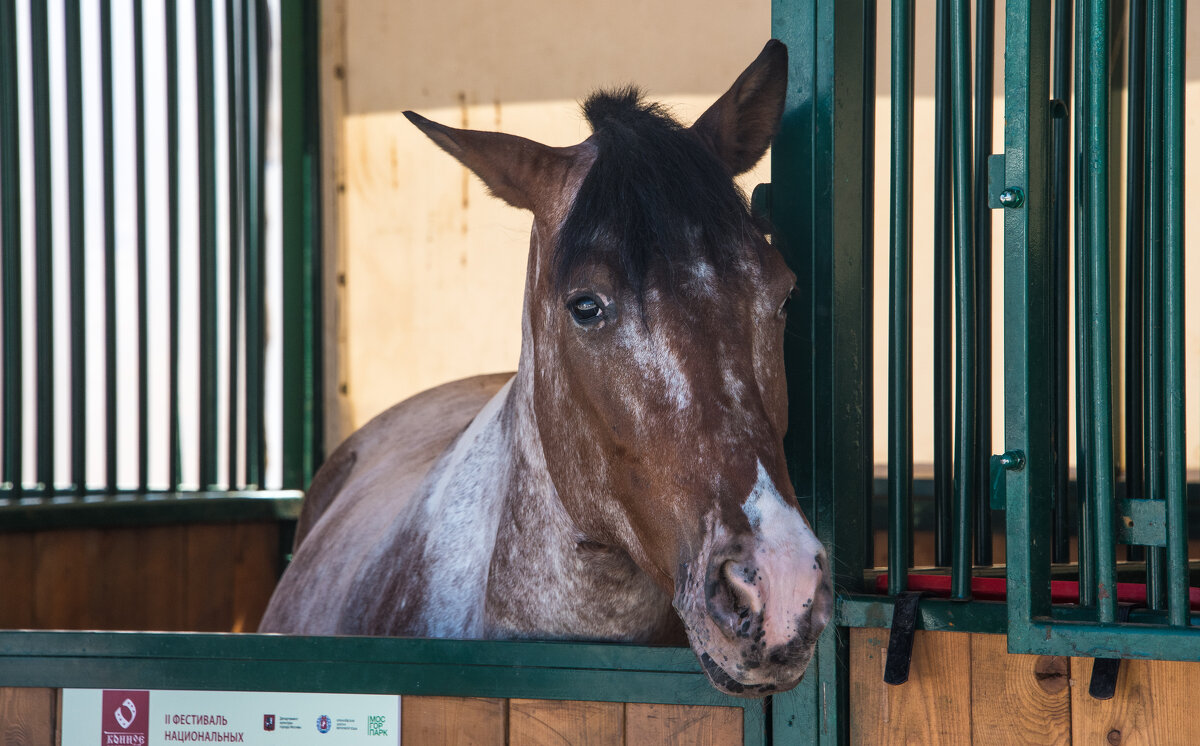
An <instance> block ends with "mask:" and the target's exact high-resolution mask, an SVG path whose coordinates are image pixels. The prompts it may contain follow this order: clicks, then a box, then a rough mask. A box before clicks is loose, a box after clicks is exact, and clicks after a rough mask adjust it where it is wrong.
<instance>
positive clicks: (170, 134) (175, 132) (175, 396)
mask: <svg viewBox="0 0 1200 746" xmlns="http://www.w3.org/2000/svg"><path fill="white" fill-rule="evenodd" d="M166 35H167V212H168V215H169V217H170V222H171V232H170V235H169V238H168V239H167V315H168V320H169V326H170V328H171V341H170V342H169V345H168V352H167V356H168V362H167V367H168V372H167V378H168V383H167V389H168V393H167V443H168V447H167V458H168V459H169V462H168V464H167V481H168V482H169V484H170V489H171V490H172V491H178V490H179V482H180V479H181V474H180V463H179V462H180V453H179V24H178V21H177V18H176V0H166Z"/></svg>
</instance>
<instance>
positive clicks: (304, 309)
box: [280, 0, 320, 489]
mask: <svg viewBox="0 0 1200 746" xmlns="http://www.w3.org/2000/svg"><path fill="white" fill-rule="evenodd" d="M316 23H317V5H316V3H314V2H313V1H312V0H291V1H290V2H285V3H284V4H283V6H282V8H281V37H282V38H281V40H280V67H281V69H280V74H281V84H280V87H281V98H282V101H281V112H282V114H281V121H282V122H283V132H282V138H281V140H282V151H283V157H282V161H283V190H282V191H283V310H282V315H283V320H284V328H283V361H284V362H283V486H284V487H285V488H287V489H303V488H304V487H306V486H307V485H308V480H309V479H311V478H312V474H313V472H314V471H315V469H316V467H317V457H318V451H319V446H318V443H317V440H318V439H317V433H316V432H315V428H314V422H315V418H316V416H317V408H318V406H319V402H318V398H317V391H318V387H317V369H318V367H319V366H318V365H317V362H316V356H317V352H318V346H317V338H316V333H317V330H316V326H317V325H316V319H317V318H318V315H317V313H318V311H317V308H316V305H317V304H318V303H319V297H320V296H319V295H318V294H317V293H316V292H315V281H314V267H315V265H316V262H317V259H318V257H317V249H316V244H317V238H316V237H317V230H316V220H317V210H318V205H317V204H316V201H317V200H316V199H315V194H314V193H315V191H316V185H317V183H318V175H317V174H316V172H315V170H316V169H317V168H318V167H319V160H318V157H317V145H318V141H319V137H318V136H317V133H316V132H315V127H314V126H313V124H314V121H315V116H316V108H315V107H316V106H317V105H318V104H317V102H318V101H319V93H318V92H317V81H316V75H315V65H314V63H315V60H314V57H315V55H313V54H308V53H307V51H308V46H307V45H306V39H307V38H308V37H309V36H310V35H312V34H313V33H315V28H316Z"/></svg>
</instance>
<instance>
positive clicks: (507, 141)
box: [404, 111, 575, 213]
mask: <svg viewBox="0 0 1200 746" xmlns="http://www.w3.org/2000/svg"><path fill="white" fill-rule="evenodd" d="M404 116H406V117H408V121H410V122H412V123H413V124H415V125H416V126H417V128H418V129H420V130H421V131H422V132H424V133H425V134H426V135H428V136H429V139H430V140H433V141H434V142H435V143H437V145H438V147H440V148H441V149H442V150H444V151H446V152H447V153H449V154H450V155H452V156H454V157H455V158H457V159H458V160H459V161H460V162H461V163H462V164H463V165H464V166H466V167H467V168H469V169H471V170H472V171H474V172H475V175H476V176H478V177H479V178H480V179H482V180H483V183H484V184H486V185H487V187H488V189H489V190H491V193H492V194H494V195H495V196H497V197H499V198H500V199H502V200H504V201H505V202H507V203H508V204H510V205H512V206H513V207H520V208H522V209H524V210H531V211H533V212H535V213H536V212H538V211H539V210H540V209H544V208H547V207H548V206H549V201H550V200H553V198H554V196H555V195H556V194H557V193H558V192H557V191H556V190H558V189H559V188H561V184H562V179H563V177H564V176H565V175H566V173H567V171H568V170H569V169H570V168H571V166H572V164H573V163H574V158H575V150H573V149H572V148H552V147H550V146H549V145H542V144H541V143H539V142H534V141H533V140H527V139H526V138H524V137H518V136H516V135H507V134H505V133H503V132H480V131H478V130H462V129H455V128H454V127H447V126H446V125H444V124H438V123H437V122H434V121H432V120H430V119H426V118H425V117H423V116H421V115H420V114H417V113H415V112H411V111H406V112H404Z"/></svg>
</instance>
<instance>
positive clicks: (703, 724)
mask: <svg viewBox="0 0 1200 746" xmlns="http://www.w3.org/2000/svg"><path fill="white" fill-rule="evenodd" d="M400 720H401V742H402V743H405V744H419V745H420V746H442V745H443V744H445V745H446V746H449V745H450V744H472V746H490V745H492V744H494V745H495V746H505V744H509V743H512V744H522V745H523V746H557V745H559V744H571V745H572V746H683V745H684V744H688V745H689V746H693V745H694V746H732V745H734V744H740V743H741V742H742V711H741V710H740V709H739V708H736V707H691V706H685V705H647V704H633V703H630V704H625V703H622V702H558V701H552V700H539V699H511V700H506V699H466V698H462V697H404V698H403V700H402V710H401V715H400ZM58 727H59V697H58V690H56V689H16V688H8V689H4V688H0V743H2V744H5V746H54V743H55V740H56V738H57V737H58Z"/></svg>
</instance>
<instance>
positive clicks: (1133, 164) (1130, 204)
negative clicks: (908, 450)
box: [1124, 0, 1157, 608]
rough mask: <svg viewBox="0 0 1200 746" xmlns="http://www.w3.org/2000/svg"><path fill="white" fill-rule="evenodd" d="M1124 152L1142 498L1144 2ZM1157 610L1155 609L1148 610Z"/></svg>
mask: <svg viewBox="0 0 1200 746" xmlns="http://www.w3.org/2000/svg"><path fill="white" fill-rule="evenodd" d="M1127 56H1128V58H1129V60H1128V62H1129V65H1128V75H1127V80H1128V89H1129V104H1128V119H1127V122H1128V124H1127V133H1126V148H1125V153H1126V157H1125V162H1126V168H1125V174H1126V176H1125V382H1124V384H1125V418H1124V419H1125V496H1126V497H1128V498H1129V499H1131V500H1139V499H1142V498H1143V497H1145V489H1144V487H1145V485H1144V484H1143V470H1142V446H1143V442H1142V441H1143V439H1142V254H1143V244H1142V221H1143V217H1144V214H1145V209H1144V208H1145V202H1144V198H1143V195H1142V186H1143V183H1144V180H1145V177H1146V173H1145V172H1146V169H1145V165H1146V161H1145V156H1144V153H1145V148H1146V135H1145V122H1146V111H1145V107H1146V103H1145V100H1146V3H1145V2H1144V0H1130V2H1129V53H1128V55H1127ZM1152 608H1157V607H1152Z"/></svg>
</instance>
